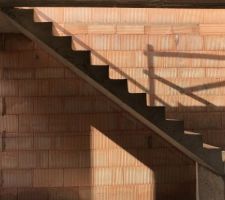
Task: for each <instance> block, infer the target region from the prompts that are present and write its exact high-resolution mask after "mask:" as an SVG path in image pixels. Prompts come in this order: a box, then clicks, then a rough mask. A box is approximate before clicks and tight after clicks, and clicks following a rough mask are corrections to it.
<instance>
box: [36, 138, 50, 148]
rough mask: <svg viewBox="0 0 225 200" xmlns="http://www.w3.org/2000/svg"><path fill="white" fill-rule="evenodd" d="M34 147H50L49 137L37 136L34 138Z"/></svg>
mask: <svg viewBox="0 0 225 200" xmlns="http://www.w3.org/2000/svg"><path fill="white" fill-rule="evenodd" d="M34 148H35V149H36V150H48V149H50V148H51V137H49V136H39V137H35V138H34Z"/></svg>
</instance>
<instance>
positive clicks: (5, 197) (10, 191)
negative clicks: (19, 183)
mask: <svg viewBox="0 0 225 200" xmlns="http://www.w3.org/2000/svg"><path fill="white" fill-rule="evenodd" d="M0 199H1V200H17V188H4V189H3V188H1V190H0Z"/></svg>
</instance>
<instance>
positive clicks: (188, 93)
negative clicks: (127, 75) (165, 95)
mask: <svg viewBox="0 0 225 200" xmlns="http://www.w3.org/2000/svg"><path fill="white" fill-rule="evenodd" d="M144 73H145V74H147V75H149V74H148V71H147V70H145V71H144ZM154 77H155V79H157V80H158V81H160V82H162V83H164V84H165V85H168V86H170V87H172V88H173V89H175V90H177V91H179V92H180V93H181V94H185V95H187V96H189V97H191V98H193V99H195V100H197V101H199V102H201V103H204V104H205V105H214V104H212V103H211V102H209V101H207V100H205V99H203V98H201V97H199V96H197V95H195V94H193V93H190V91H186V90H187V88H182V87H180V86H178V85H176V84H174V83H171V82H170V81H168V80H166V79H164V78H162V77H160V76H157V75H155V74H154ZM224 84H225V83H224Z"/></svg>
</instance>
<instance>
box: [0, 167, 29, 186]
mask: <svg viewBox="0 0 225 200" xmlns="http://www.w3.org/2000/svg"><path fill="white" fill-rule="evenodd" d="M2 175H3V180H4V182H3V187H31V186H32V171H31V170H3V171H2Z"/></svg>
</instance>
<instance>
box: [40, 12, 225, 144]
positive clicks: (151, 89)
mask: <svg viewBox="0 0 225 200" xmlns="http://www.w3.org/2000/svg"><path fill="white" fill-rule="evenodd" d="M37 12H38V15H39V16H41V18H42V19H45V20H46V21H52V19H51V18H49V17H48V16H46V15H45V14H44V13H42V12H41V11H40V10H37ZM54 26H55V27H56V29H57V30H58V31H59V32H60V33H63V34H64V35H73V34H72V33H70V32H69V31H68V30H66V29H65V28H64V27H63V26H61V25H60V24H58V23H54ZM73 40H74V42H75V43H76V44H78V45H79V46H81V47H82V48H83V49H87V50H90V51H91V52H92V55H93V56H95V57H96V58H97V59H99V60H100V61H101V62H102V63H105V64H106V65H109V66H110V69H112V70H113V71H114V72H116V73H118V74H119V75H121V76H122V77H124V78H126V79H128V81H129V82H130V83H131V84H132V85H135V86H136V87H137V88H138V89H139V91H142V92H145V93H147V94H148V95H149V105H150V106H154V105H156V102H159V103H160V105H164V106H165V107H166V109H167V110H168V111H171V112H173V113H172V114H169V117H171V116H172V117H175V118H180V119H184V118H183V117H182V116H181V114H180V113H177V114H176V112H177V111H178V110H179V111H183V112H187V113H188V112H193V110H197V111H200V110H210V111H213V110H215V111H218V110H220V111H221V110H224V109H225V108H224V106H221V107H219V106H218V105H215V104H213V103H212V102H211V101H209V100H207V99H205V98H202V97H201V95H197V94H196V92H199V91H204V90H208V89H212V88H222V87H224V86H225V81H218V82H214V83H208V84H201V85H197V86H193V87H186V88H184V87H181V86H179V85H177V84H174V83H172V82H171V81H169V80H167V79H165V78H163V77H161V76H158V75H157V74H156V73H155V72H154V70H155V67H154V66H153V65H154V58H156V57H179V58H190V59H194V58H197V59H202V60H204V59H207V60H224V59H225V56H224V55H213V54H207V53H188V52H181V53H180V52H162V51H161V52H157V51H154V47H153V46H151V45H147V48H146V51H145V52H144V55H145V56H146V59H147V61H148V70H143V73H144V74H146V75H148V76H149V78H148V82H149V85H148V87H146V86H143V85H142V84H140V83H139V82H138V81H137V80H135V79H134V78H133V77H131V76H129V75H128V74H126V73H125V72H123V71H121V70H120V67H118V66H116V65H115V64H113V63H112V62H111V61H110V60H109V59H106V58H105V57H104V56H102V55H101V54H99V53H98V52H97V51H95V50H94V49H93V48H91V47H90V46H88V45H87V44H85V43H84V42H82V41H81V40H80V39H79V38H78V37H76V36H74V35H73ZM156 81H159V82H161V83H162V84H164V85H165V86H169V87H170V88H173V89H174V90H175V91H177V93H178V94H179V95H185V96H186V97H189V98H191V99H193V100H195V101H196V102H199V104H201V105H203V106H194V105H192V106H185V105H182V102H178V103H177V106H176V107H174V106H171V105H170V102H167V101H165V100H163V99H162V98H161V96H160V95H157V94H156V93H157V91H155V90H156V88H155V82H156ZM188 120H190V119H188ZM186 123H187V122H186ZM186 123H185V124H186ZM185 126H186V125H185ZM186 128H187V129H188V130H192V131H201V133H202V134H203V135H204V136H206V137H204V138H205V141H206V142H208V143H210V142H211V143H212V144H213V145H218V143H217V142H216V141H215V142H214V141H211V140H210V138H209V137H208V136H207V133H206V132H207V131H206V130H199V129H198V128H197V129H196V128H195V127H193V128H192V127H189V126H186ZM206 128H207V127H205V128H204V127H203V129H206ZM220 147H223V148H225V145H223V146H221V145H220Z"/></svg>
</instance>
